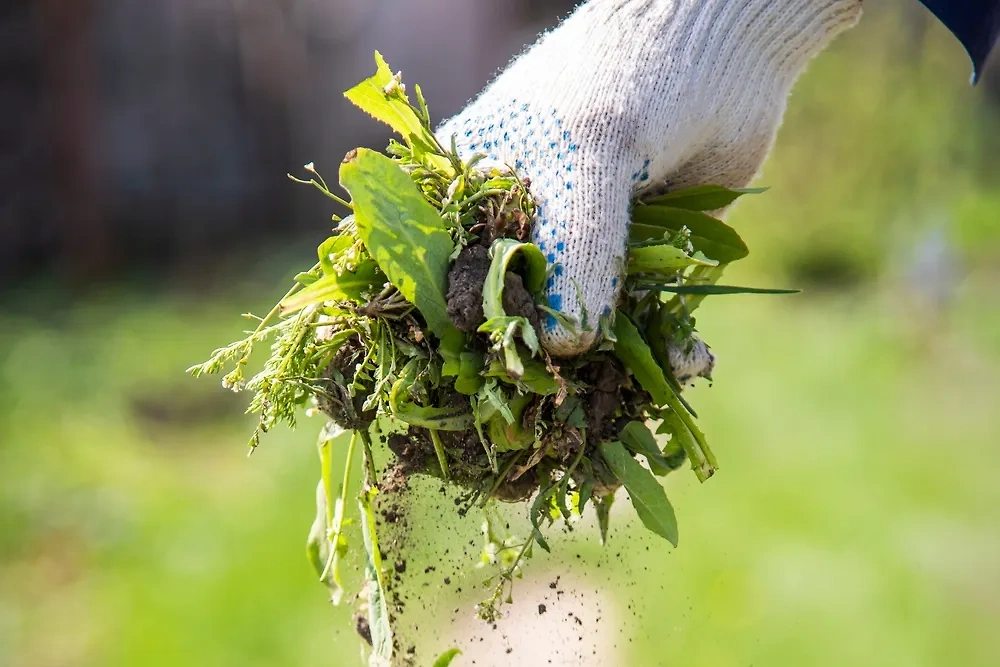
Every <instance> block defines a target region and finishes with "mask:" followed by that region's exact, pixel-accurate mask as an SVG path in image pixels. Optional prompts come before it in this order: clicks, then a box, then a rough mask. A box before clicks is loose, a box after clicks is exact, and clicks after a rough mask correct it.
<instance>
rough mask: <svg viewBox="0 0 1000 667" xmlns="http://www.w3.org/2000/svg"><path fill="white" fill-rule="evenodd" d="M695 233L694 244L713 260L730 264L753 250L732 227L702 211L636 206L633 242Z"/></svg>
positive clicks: (631, 232)
mask: <svg viewBox="0 0 1000 667" xmlns="http://www.w3.org/2000/svg"><path fill="white" fill-rule="evenodd" d="M685 227H686V228H687V229H688V230H689V231H690V232H691V245H693V246H694V249H695V250H699V251H701V252H703V253H705V255H707V256H708V257H710V258H711V259H714V260H715V261H717V262H719V263H721V264H729V263H731V262H735V261H736V260H739V259H743V258H744V257H746V256H747V255H748V254H750V251H749V250H748V249H747V246H746V243H744V242H743V239H741V238H740V235H739V234H737V233H736V230H734V229H733V228H732V227H730V226H729V225H727V224H726V223H724V222H722V221H721V220H716V219H715V218H713V217H712V216H710V215H706V214H705V213H701V212H699V211H686V210H684V209H681V208H674V207H672V206H636V207H634V208H633V209H632V227H631V228H630V230H629V238H630V239H631V240H632V241H639V242H641V241H648V240H650V239H659V238H662V237H663V235H664V233H665V232H667V231H669V232H679V231H680V230H681V229H682V228H685Z"/></svg>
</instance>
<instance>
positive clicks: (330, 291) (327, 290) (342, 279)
mask: <svg viewBox="0 0 1000 667" xmlns="http://www.w3.org/2000/svg"><path fill="white" fill-rule="evenodd" d="M383 282H385V276H383V275H381V272H380V271H379V269H378V265H377V264H375V262H372V261H364V262H361V264H360V265H359V266H358V267H357V268H356V269H355V270H354V271H344V272H343V273H339V274H338V273H328V274H326V275H324V276H323V277H322V278H320V279H319V280H317V281H315V282H314V283H312V284H311V285H309V287H306V288H305V289H304V290H302V291H301V292H297V293H296V294H295V295H294V296H292V297H290V298H288V299H285V300H284V301H282V302H281V312H282V314H288V313H294V312H295V311H297V310H302V309H303V308H306V307H307V306H311V305H315V304H320V303H327V302H329V301H353V302H355V303H365V302H366V301H367V300H368V297H369V296H370V295H371V294H372V292H373V291H375V290H377V288H379V287H380V286H381V284H382V283H383Z"/></svg>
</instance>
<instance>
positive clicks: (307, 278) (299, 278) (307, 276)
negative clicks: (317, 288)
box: [295, 271, 319, 287]
mask: <svg viewBox="0 0 1000 667" xmlns="http://www.w3.org/2000/svg"><path fill="white" fill-rule="evenodd" d="M317 280H319V276H317V275H316V274H315V273H313V272H312V271H302V272H301V273H296V274H295V282H297V283H298V284H300V285H302V286H303V287H309V286H310V285H312V284H313V283H314V282H316V281H317Z"/></svg>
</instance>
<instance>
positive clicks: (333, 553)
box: [319, 431, 358, 587]
mask: <svg viewBox="0 0 1000 667" xmlns="http://www.w3.org/2000/svg"><path fill="white" fill-rule="evenodd" d="M357 444H358V432H357V431H354V432H353V433H352V434H351V442H350V444H349V445H348V446H347V459H346V460H345V461H344V480H343V482H341V484H340V498H338V500H337V503H338V507H337V508H336V509H334V510H333V517H332V518H333V521H332V524H333V525H331V527H330V530H331V531H332V533H333V535H332V539H330V557H329V558H328V559H327V561H326V567H325V568H324V569H323V574H321V575H320V577H319V579H320V581H324V580H325V579H326V576H327V574H328V573H330V572H333V581H334V583H336V584H337V586H338V587H340V575H339V573H338V567H337V566H338V565H339V563H340V549H339V548H338V547H339V546H340V538H341V536H342V535H343V532H344V511H345V510H346V508H347V490H348V488H349V487H350V484H351V467H352V464H353V463H354V450H355V448H356V447H357ZM330 512H331V509H330V508H327V513H328V515H329V513H330Z"/></svg>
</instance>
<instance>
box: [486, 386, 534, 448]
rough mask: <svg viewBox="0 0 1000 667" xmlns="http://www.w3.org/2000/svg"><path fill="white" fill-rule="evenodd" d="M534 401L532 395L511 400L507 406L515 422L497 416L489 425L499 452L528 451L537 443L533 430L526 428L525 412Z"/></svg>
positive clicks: (521, 395) (488, 427)
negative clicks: (524, 424) (524, 422)
mask: <svg viewBox="0 0 1000 667" xmlns="http://www.w3.org/2000/svg"><path fill="white" fill-rule="evenodd" d="M533 400H534V396H531V395H530V394H519V395H516V396H514V397H513V398H512V399H510V400H509V401H508V403H507V406H508V407H509V408H510V413H511V414H510V416H512V417H513V418H514V421H512V422H509V421H508V420H507V418H506V417H505V416H504V415H499V414H498V415H496V416H495V417H494V418H493V419H491V420H490V421H489V423H487V425H486V428H487V431H488V434H489V436H490V442H492V443H493V444H494V445H495V446H496V448H497V451H500V452H511V451H521V450H523V449H527V448H528V447H530V446H531V445H532V444H534V442H535V433H534V430H533V429H530V428H527V429H526V428H524V426H523V423H522V422H523V421H524V411H525V409H526V408H527V407H528V405H529V404H530V403H531V402H532V401H533Z"/></svg>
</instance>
